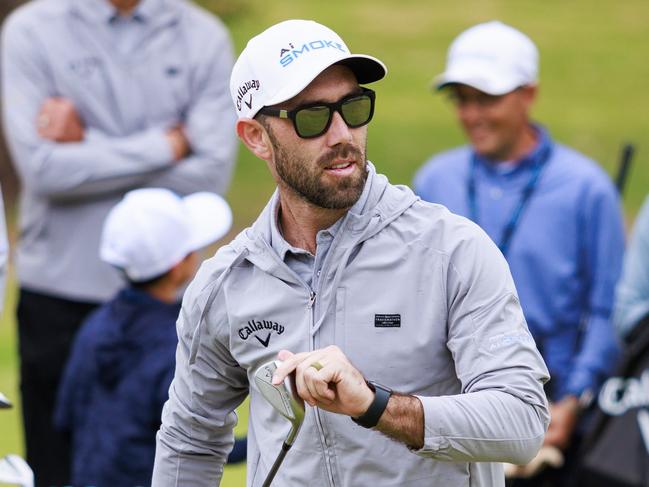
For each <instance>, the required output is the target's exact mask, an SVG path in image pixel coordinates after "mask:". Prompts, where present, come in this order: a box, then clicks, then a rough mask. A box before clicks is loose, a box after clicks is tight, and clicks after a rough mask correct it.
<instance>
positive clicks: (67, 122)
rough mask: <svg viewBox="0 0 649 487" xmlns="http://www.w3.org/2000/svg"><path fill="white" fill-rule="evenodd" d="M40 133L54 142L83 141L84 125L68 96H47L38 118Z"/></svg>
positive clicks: (37, 126)
mask: <svg viewBox="0 0 649 487" xmlns="http://www.w3.org/2000/svg"><path fill="white" fill-rule="evenodd" d="M36 128H37V130H38V135H40V136H41V137H42V138H44V139H47V140H51V141H54V142H60V143H65V142H81V141H82V140H83V136H84V127H83V122H82V121H81V117H79V114H78V113H77V109H76V108H75V107H74V105H73V104H72V102H71V101H70V100H68V99H66V98H60V97H53V98H47V99H46V100H45V101H44V102H43V105H42V106H41V110H40V112H38V117H37V118H36Z"/></svg>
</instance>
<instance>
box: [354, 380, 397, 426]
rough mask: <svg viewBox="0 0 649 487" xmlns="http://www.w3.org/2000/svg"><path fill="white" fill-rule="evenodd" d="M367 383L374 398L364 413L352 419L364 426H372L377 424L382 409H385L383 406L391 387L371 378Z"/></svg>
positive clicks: (388, 398) (385, 403)
mask: <svg viewBox="0 0 649 487" xmlns="http://www.w3.org/2000/svg"><path fill="white" fill-rule="evenodd" d="M367 385H368V386H369V388H370V389H372V390H373V391H374V400H373V401H372V404H370V407H369V408H368V409H367V411H365V413H364V414H362V415H361V416H359V417H357V418H352V421H353V422H354V423H356V424H357V425H359V426H362V427H364V428H373V427H374V426H376V425H377V423H378V422H379V419H380V418H381V415H382V414H383V411H385V408H386V407H387V406H388V401H389V400H390V396H391V395H392V389H390V388H388V387H385V386H382V385H381V384H377V383H376V382H373V381H371V380H369V381H367Z"/></svg>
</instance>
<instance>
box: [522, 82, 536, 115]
mask: <svg viewBox="0 0 649 487" xmlns="http://www.w3.org/2000/svg"><path fill="white" fill-rule="evenodd" d="M538 92H539V87H538V85H527V86H523V87H522V88H521V93H522V94H523V102H524V103H525V108H526V109H527V110H528V111H529V110H530V109H531V108H532V105H533V104H534V102H535V101H536V96H537V94H538Z"/></svg>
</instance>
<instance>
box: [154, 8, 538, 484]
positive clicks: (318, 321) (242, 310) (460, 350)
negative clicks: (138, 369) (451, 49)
mask: <svg viewBox="0 0 649 487" xmlns="http://www.w3.org/2000/svg"><path fill="white" fill-rule="evenodd" d="M385 74H386V68H385V66H384V65H383V64H382V63H381V62H380V61H378V60H377V59H375V58H373V57H370V56H365V55H353V54H351V53H350V52H349V50H348V48H347V46H346V45H345V43H344V42H343V40H342V39H340V37H339V36H338V35H337V34H336V33H335V32H333V31H331V30H330V29H328V28H327V27H324V26H322V25H319V24H317V23H315V22H311V21H303V20H289V21H285V22H282V23H279V24H277V25H275V26H272V27H271V28H269V29H268V30H266V31H264V32H263V33H261V34H259V35H258V36H257V37H255V38H253V39H252V40H250V42H249V43H248V45H247V47H246V48H245V49H244V51H243V52H242V54H241V55H240V57H239V59H238V61H237V62H236V64H235V67H234V69H233V72H232V77H231V80H230V91H231V94H232V98H233V101H234V104H235V107H236V109H237V113H238V116H239V120H238V123H237V134H238V135H239V138H240V139H241V140H242V141H243V143H244V144H245V145H246V146H247V147H248V149H250V150H251V151H252V152H253V153H254V154H255V155H256V156H257V157H259V158H260V159H262V160H264V161H265V162H266V163H267V165H268V168H269V170H270V172H271V174H272V175H273V177H274V179H275V181H276V182H277V191H276V192H275V194H274V195H273V196H272V198H271V200H270V202H269V203H268V205H267V207H266V208H265V209H264V210H263V212H262V214H261V215H260V217H259V219H258V220H257V221H256V222H255V223H254V225H253V226H252V227H251V228H249V229H247V230H245V231H244V232H243V233H241V234H240V235H239V236H238V237H237V238H236V239H235V240H234V241H233V242H232V243H231V244H230V245H228V246H226V247H223V248H222V249H220V250H219V251H218V252H217V254H216V256H215V257H214V258H213V259H211V260H209V261H207V262H206V263H205V264H204V265H203V267H202V269H201V270H200V271H199V274H198V276H197V277H196V279H195V280H194V282H193V283H192V285H191V286H190V288H189V289H188V291H187V293H186V294H185V299H184V302H183V307H182V310H181V314H180V318H179V321H178V334H179V346H178V350H177V354H176V374H175V378H174V380H173V383H172V386H171V388H170V397H169V400H168V402H167V403H166V405H165V407H164V410H163V418H162V426H161V429H160V431H159V433H158V440H157V441H158V443H157V451H156V462H155V466H154V474H153V485H154V486H156V487H167V486H184V485H192V486H208V485H210V486H211V485H214V484H215V483H216V482H218V481H219V480H220V478H221V475H222V470H223V464H224V462H225V459H226V457H227V453H228V451H229V449H230V448H231V445H232V441H233V438H232V428H233V425H234V424H235V423H236V415H235V412H234V410H235V408H236V407H237V406H238V405H239V404H240V403H241V402H242V401H243V400H244V399H245V397H246V396H247V395H248V394H249V395H250V419H249V442H248V448H249V450H248V460H249V461H248V472H247V474H248V475H247V479H248V485H249V486H259V485H261V483H262V482H263V480H264V478H265V477H266V474H267V473H268V471H269V469H270V467H271V465H272V463H273V460H274V459H275V457H276V455H277V453H278V452H279V450H280V447H281V444H282V440H283V439H284V438H285V436H286V433H287V431H288V429H289V427H290V425H289V423H288V422H287V421H286V420H284V418H282V417H281V416H280V415H279V414H278V413H276V412H275V410H274V409H273V408H272V407H271V406H270V405H269V404H268V403H267V402H266V401H265V400H264V398H263V397H262V396H261V394H260V393H259V391H258V390H257V388H256V386H255V385H254V381H253V380H252V377H253V375H254V373H255V371H256V370H257V368H258V367H259V366H260V365H261V364H263V363H264V362H266V361H268V360H271V359H273V358H279V359H280V360H283V364H282V365H281V366H280V367H279V368H278V370H277V372H276V376H275V378H274V381H275V382H277V383H279V382H280V381H281V380H282V379H283V378H284V377H285V376H286V375H287V374H289V373H291V372H292V371H295V372H296V381H297V387H298V392H299V394H300V395H301V396H302V397H303V398H304V399H305V401H306V402H307V403H308V405H309V406H307V411H306V417H305V422H304V424H303V426H302V429H301V431H300V434H299V436H298V438H297V440H296V442H295V444H294V445H293V447H292V449H291V451H290V452H289V453H288V455H287V456H286V459H285V461H284V463H283V465H282V467H281V468H280V469H279V472H278V473H277V477H276V481H275V485H286V486H292V485H310V486H330V487H331V486H359V485H363V486H366V485H376V486H380V485H399V486H420V485H449V486H460V485H465V486H468V485H471V486H473V487H475V486H483V487H493V486H502V485H504V476H503V470H502V467H501V466H500V464H499V463H496V462H502V461H507V462H513V463H524V462H527V461H528V460H529V459H531V458H532V457H533V456H534V455H535V454H536V452H537V451H538V448H539V447H540V445H541V443H542V441H543V435H544V433H545V431H546V428H547V424H548V405H547V401H546V398H545V394H544V392H543V384H544V383H545V382H546V381H547V380H548V373H547V369H546V367H545V365H544V363H543V360H542V359H541V357H540V355H539V353H538V351H537V349H536V346H535V344H534V341H533V340H532V338H531V336H530V334H529V331H528V329H527V325H526V323H525V319H524V317H523V314H522V312H521V308H520V305H519V302H518V298H517V295H516V290H515V288H514V284H513V282H512V278H511V275H510V273H509V270H508V267H507V264H506V262H505V260H504V258H503V256H502V254H501V253H500V252H499V251H498V249H497V248H496V247H495V246H494V244H493V243H492V242H491V240H490V239H489V237H487V236H486V234H485V233H484V232H483V231H481V230H480V229H479V227H477V226H476V225H474V224H473V223H471V222H470V221H468V220H466V219H464V218H462V217H458V216H455V215H453V214H451V213H449V212H448V211H447V210H446V209H445V208H444V207H442V206H439V205H434V204H430V203H425V202H422V201H421V200H420V199H419V198H417V197H416V196H415V195H414V194H413V193H412V192H411V191H410V190H409V189H408V188H406V187H403V186H394V185H391V184H390V183H389V182H388V181H387V179H386V178H385V177H384V176H382V175H380V174H378V173H377V172H376V171H375V169H374V166H373V165H372V164H371V163H370V162H369V161H367V159H366V141H367V124H368V123H369V122H370V120H371V118H372V115H373V111H374V100H375V95H374V92H373V91H371V90H369V89H367V88H363V87H361V86H360V84H364V83H371V82H373V81H377V80H379V79H381V78H382V77H383V76H384V75H385ZM368 381H369V382H368ZM375 381H376V382H375ZM396 390H398V391H399V392H395V391H396Z"/></svg>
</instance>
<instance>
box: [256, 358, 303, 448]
mask: <svg viewBox="0 0 649 487" xmlns="http://www.w3.org/2000/svg"><path fill="white" fill-rule="evenodd" d="M280 363H281V362H279V361H276V360H271V361H270V362H267V363H265V364H263V365H262V366H261V367H259V368H258V369H257V371H256V372H255V382H256V384H257V388H258V389H259V392H261V395H262V396H264V399H266V401H268V402H269V403H270V404H271V406H273V408H275V410H276V411H277V412H278V413H279V414H281V415H282V416H284V417H285V418H286V419H288V420H289V421H290V422H291V431H290V432H289V435H288V437H287V438H286V442H285V443H286V444H288V445H292V444H293V442H294V441H295V438H296V437H297V433H298V431H299V430H300V426H302V422H303V421H304V400H303V399H302V398H301V397H300V396H298V395H297V388H296V386H295V373H292V374H290V375H289V376H288V377H286V379H284V382H283V383H281V384H279V385H273V383H272V380H273V374H274V373H275V370H276V369H277V366H278V365H279V364H280Z"/></svg>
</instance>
